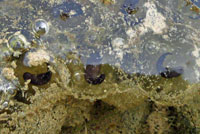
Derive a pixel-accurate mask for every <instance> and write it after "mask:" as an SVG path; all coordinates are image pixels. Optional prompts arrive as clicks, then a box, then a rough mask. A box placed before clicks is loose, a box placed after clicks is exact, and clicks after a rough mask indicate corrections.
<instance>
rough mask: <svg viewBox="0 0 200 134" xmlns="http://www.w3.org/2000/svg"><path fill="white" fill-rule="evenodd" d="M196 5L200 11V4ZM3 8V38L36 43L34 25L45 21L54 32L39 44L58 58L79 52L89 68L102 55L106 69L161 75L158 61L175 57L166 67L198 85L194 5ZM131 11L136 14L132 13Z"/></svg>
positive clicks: (62, 4) (81, 3) (21, 4)
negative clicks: (95, 55)
mask: <svg viewBox="0 0 200 134" xmlns="http://www.w3.org/2000/svg"><path fill="white" fill-rule="evenodd" d="M194 4H195V5H197V6H199V3H198V1H197V2H194ZM5 5H6V6H5ZM0 6H1V10H0V11H1V22H2V23H1V31H2V33H1V38H3V37H5V39H8V37H9V36H10V34H11V33H13V32H15V31H21V32H22V34H25V36H26V38H28V40H29V41H30V40H31V39H33V38H34V37H33V35H31V33H32V29H31V25H32V24H33V23H34V21H35V20H36V19H44V20H46V21H47V22H48V23H49V24H50V31H49V33H48V34H47V35H45V36H44V37H41V39H40V42H41V44H42V45H45V47H46V48H47V49H48V50H49V51H51V52H52V54H54V55H55V56H56V57H61V58H65V55H66V54H67V53H68V52H76V53H77V54H78V55H79V56H81V60H82V62H83V63H84V64H86V60H87V58H88V57H89V56H90V54H91V53H93V52H94V51H98V52H99V53H100V55H101V58H102V61H101V63H102V64H110V65H113V66H118V67H120V68H122V69H123V70H124V71H125V72H127V73H130V74H132V73H141V74H145V75H156V74H158V73H157V70H156V67H155V65H156V61H157V59H158V58H159V57H160V56H161V55H162V54H164V53H166V52H171V53H173V55H172V56H168V57H167V59H166V61H165V63H164V64H165V66H170V67H175V66H182V67H183V68H184V74H183V78H184V79H185V80H188V81H190V82H198V81H199V77H200V74H199V73H198V72H199V69H200V67H199V65H198V64H199V63H198V58H199V57H198V56H199V54H198V53H199V32H198V31H199V27H198V24H199V22H200V19H198V18H194V16H198V15H199V14H198V13H195V12H193V11H190V10H189V8H190V7H191V5H189V6H186V2H185V1H183V0H178V1H173V0H169V1H152V2H148V1H145V0H140V1H139V0H134V1H130V0H124V1H123V0H120V1H116V2H115V4H111V5H104V4H103V3H101V2H99V1H79V2H77V1H73V0H69V1H58V2H55V1H50V2H48V1H44V0H43V1H35V0H34V1H31V0H29V1H20V2H17V1H8V0H4V1H1V4H0ZM128 7H130V8H131V9H136V8H137V11H136V12H135V13H134V14H128V13H127V12H126V11H127V8H128ZM62 12H64V13H68V14H71V15H69V16H70V17H69V18H68V19H67V20H66V21H63V20H62V19H61V18H60V13H62ZM8 32H9V33H8ZM39 45H40V44H39ZM195 52H196V53H197V55H194V53H195Z"/></svg>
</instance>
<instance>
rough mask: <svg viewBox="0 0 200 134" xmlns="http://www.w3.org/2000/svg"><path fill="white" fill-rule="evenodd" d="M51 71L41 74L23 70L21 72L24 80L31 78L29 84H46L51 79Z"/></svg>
mask: <svg viewBox="0 0 200 134" xmlns="http://www.w3.org/2000/svg"><path fill="white" fill-rule="evenodd" d="M51 76H52V72H51V71H48V72H46V73H41V74H37V75H36V74H31V73H29V72H25V73H24V74H23V78H24V80H25V81H27V80H31V82H30V83H31V84H33V85H44V84H47V83H48V82H49V81H50V80H51Z"/></svg>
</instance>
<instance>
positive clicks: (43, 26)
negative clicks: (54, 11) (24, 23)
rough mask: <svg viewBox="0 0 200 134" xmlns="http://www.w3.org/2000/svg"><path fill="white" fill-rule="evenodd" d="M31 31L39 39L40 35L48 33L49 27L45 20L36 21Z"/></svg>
mask: <svg viewBox="0 0 200 134" xmlns="http://www.w3.org/2000/svg"><path fill="white" fill-rule="evenodd" d="M33 31H34V32H35V34H36V36H38V37H40V36H41V35H45V34H47V33H48V31H49V25H48V23H47V22H46V21H45V20H43V19H38V20H36V21H35V23H34V25H33Z"/></svg>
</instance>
